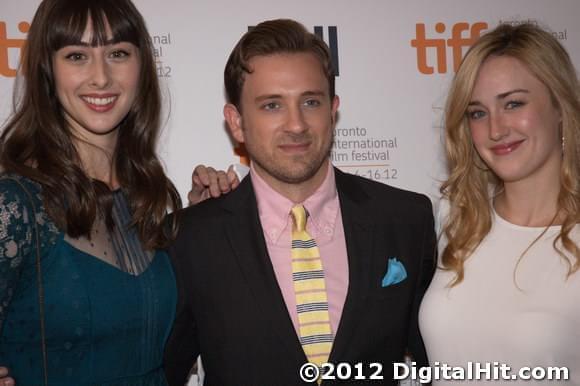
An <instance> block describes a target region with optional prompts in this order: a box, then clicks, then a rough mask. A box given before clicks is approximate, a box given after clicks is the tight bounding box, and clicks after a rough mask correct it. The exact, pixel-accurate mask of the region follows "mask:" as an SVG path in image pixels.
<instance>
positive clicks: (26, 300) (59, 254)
mask: <svg viewBox="0 0 580 386" xmlns="http://www.w3.org/2000/svg"><path fill="white" fill-rule="evenodd" d="M9 177H11V178H16V179H18V180H19V181H20V182H21V183H22V184H24V185H25V186H26V188H27V190H28V191H29V192H30V193H32V200H33V202H31V201H30V199H29V198H28V196H27V195H26V193H25V192H24V190H23V189H22V187H21V186H20V185H19V184H18V183H17V182H15V181H14V180H13V179H11V178H9ZM41 194H42V192H41V188H40V186H39V185H37V184H36V183H34V182H32V181H30V180H28V179H26V178H23V177H21V176H15V175H6V174H4V175H2V176H0V366H7V367H8V368H9V369H10V371H11V374H12V376H13V377H14V378H15V380H16V384H17V385H18V386H29V385H42V384H43V375H42V374H43V365H42V363H43V361H42V349H41V341H42V340H41V334H40V322H39V301H38V280H37V279H38V277H37V271H36V249H35V244H34V243H35V241H34V240H35V236H34V235H35V234H34V227H33V223H32V221H36V224H37V225H38V230H39V234H40V251H41V267H42V281H43V289H44V297H45V299H44V309H45V326H46V341H45V342H46V351H47V360H48V361H47V364H48V366H47V367H48V369H47V370H48V383H49V385H51V386H65V385H67V386H69V385H70V386H72V385H74V386H83V385H99V386H105V385H106V386H121V385H122V386H138V385H139V386H158V385H166V384H167V383H166V381H165V376H164V374H163V370H162V367H161V366H162V357H163V347H164V343H165V341H166V339H167V337H168V335H169V332H170V329H171V325H172V321H173V319H174V313H175V304H176V297H177V290H176V286H175V278H174V275H173V271H172V268H171V264H170V262H169V258H168V256H167V254H166V253H165V252H163V251H156V252H150V253H149V254H147V253H145V252H144V251H143V248H141V244H140V243H139V241H138V238H137V235H136V232H134V231H133V230H132V229H131V228H129V227H128V226H127V224H128V223H129V221H130V214H129V210H128V208H129V206H128V205H127V203H126V199H125V197H126V196H125V195H124V193H123V192H122V191H120V190H119V191H115V192H113V193H112V194H113V203H114V204H113V214H114V218H115V228H116V229H117V230H118V231H120V232H116V233H117V234H116V235H109V236H107V240H108V241H109V242H111V245H113V247H114V248H113V249H114V250H117V251H121V252H119V253H123V254H124V256H125V257H127V258H128V259H129V260H125V261H129V264H111V263H110V262H108V261H107V260H106V259H102V258H97V257H95V256H94V255H92V254H91V253H90V252H91V251H90V248H86V250H83V248H79V247H77V246H75V245H74V243H71V241H70V240H69V239H68V238H67V237H66V236H65V234H64V233H63V232H62V231H61V230H59V229H57V227H56V226H55V224H54V223H53V222H52V221H51V220H50V218H49V217H48V215H47V213H46V211H45V210H44V207H43V204H42V198H41ZM32 205H34V209H35V210H36V218H34V215H33V213H34V212H33V207H32ZM92 240H93V238H92V237H91V239H87V245H90V246H93V247H94V245H93V242H92ZM104 253H105V255H106V252H104ZM147 256H149V258H147ZM144 257H145V258H144ZM131 259H137V260H139V261H136V262H132V261H131ZM128 267H131V269H128ZM135 267H137V269H135ZM139 267H141V268H139Z"/></svg>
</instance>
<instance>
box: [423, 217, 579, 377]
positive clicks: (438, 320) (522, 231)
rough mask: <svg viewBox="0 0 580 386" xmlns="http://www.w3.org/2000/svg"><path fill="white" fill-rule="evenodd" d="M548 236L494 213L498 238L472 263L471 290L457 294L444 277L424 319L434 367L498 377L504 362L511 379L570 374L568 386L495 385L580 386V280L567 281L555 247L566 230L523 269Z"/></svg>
mask: <svg viewBox="0 0 580 386" xmlns="http://www.w3.org/2000/svg"><path fill="white" fill-rule="evenodd" d="M543 230H544V228H534V227H523V226H518V225H514V224H511V223H509V222H507V221H506V220H504V219H502V218H501V217H499V216H498V215H497V214H496V213H493V225H492V229H491V231H490V233H489V234H488V235H487V237H485V239H484V240H483V241H482V243H481V244H480V245H479V247H478V248H477V249H476V251H475V252H474V253H473V255H472V256H470V257H469V259H468V260H467V261H466V262H465V278H464V280H463V282H461V283H460V284H459V285H457V286H455V287H452V288H450V287H449V286H448V284H449V283H450V281H451V280H452V278H453V277H454V274H453V273H452V272H449V271H444V270H441V269H439V268H438V269H437V271H436V273H435V276H434V278H433V281H432V283H431V285H430V287H429V289H428V291H427V293H426V294H425V297H424V299H423V303H422V305H421V309H420V314H419V318H420V327H421V332H422V335H423V339H424V341H425V346H426V348H427V354H428V356H429V360H430V362H431V366H432V367H433V366H434V365H437V364H439V366H441V364H447V365H449V366H461V367H463V368H467V367H468V362H480V363H486V362H487V363H490V368H492V369H493V367H494V362H497V364H496V365H495V366H499V365H501V364H505V365H508V366H510V367H511V372H510V373H509V374H510V375H515V374H517V371H518V370H519V369H520V368H523V367H531V368H533V367H535V366H541V367H548V366H556V367H567V368H568V370H569V380H568V381H551V382H549V381H546V380H544V381H534V380H531V381H523V380H521V379H518V380H512V381H506V380H501V379H500V380H498V381H494V382H491V383H492V384H498V385H499V384H507V385H519V384H521V385H533V384H552V385H580V272H577V273H575V274H573V275H572V276H570V277H569V278H568V279H566V273H567V270H568V265H567V264H566V263H565V261H564V260H563V259H562V258H561V257H560V256H559V255H558V254H557V253H556V251H555V250H554V248H553V246H552V242H553V241H554V239H555V237H556V236H557V235H558V232H559V230H560V227H559V226H552V227H549V229H548V230H547V232H546V234H545V235H544V236H542V238H541V239H540V240H538V241H537V242H536V243H535V244H534V246H533V247H532V248H530V249H529V250H528V252H527V253H526V254H525V255H524V257H523V258H522V259H521V261H520V263H519V265H518V266H517V268H516V263H517V261H518V259H519V257H520V255H521V254H522V253H523V252H524V251H525V249H526V248H527V247H528V246H529V245H530V244H531V243H532V241H533V240H535V239H536V237H538V235H540V234H541V233H542V231H543ZM579 232H580V229H579V226H576V228H575V229H574V231H573V234H572V235H571V236H572V238H573V239H575V240H579V239H580V233H579ZM440 251H442V249H440ZM436 362H438V363H436ZM472 368H473V367H472ZM500 374H501V373H500ZM483 375H485V373H483ZM488 383H490V381H485V380H479V381H473V382H466V381H449V380H439V381H436V380H434V381H433V385H447V384H455V385H458V384H459V385H462V384H470V385H477V384H488Z"/></svg>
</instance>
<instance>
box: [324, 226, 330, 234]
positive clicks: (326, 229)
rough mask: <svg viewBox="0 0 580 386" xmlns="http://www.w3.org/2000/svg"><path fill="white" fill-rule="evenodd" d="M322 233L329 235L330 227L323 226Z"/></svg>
mask: <svg viewBox="0 0 580 386" xmlns="http://www.w3.org/2000/svg"><path fill="white" fill-rule="evenodd" d="M324 233H326V234H327V235H331V234H332V229H331V228H330V227H326V228H324Z"/></svg>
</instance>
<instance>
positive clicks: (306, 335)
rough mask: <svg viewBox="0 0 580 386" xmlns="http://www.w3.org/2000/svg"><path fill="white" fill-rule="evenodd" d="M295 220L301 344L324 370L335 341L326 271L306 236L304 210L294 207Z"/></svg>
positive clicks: (294, 256) (294, 272)
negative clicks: (323, 365) (325, 279)
mask: <svg viewBox="0 0 580 386" xmlns="http://www.w3.org/2000/svg"><path fill="white" fill-rule="evenodd" d="M292 217H293V219H294V227H293V228H292V279H293V281H294V292H295V293H296V309H297V311H298V327H299V330H300V343H301V344H302V348H303V349H304V353H305V354H306V357H307V358H308V361H309V362H311V363H314V364H316V365H317V366H318V367H320V366H321V365H322V363H325V362H328V356H329V354H330V349H331V348H332V340H333V335H332V330H331V327H330V315H329V313H328V299H327V296H326V284H325V281H324V269H323V267H322V260H320V252H319V251H318V247H317V246H316V241H314V239H313V238H312V237H311V236H310V235H309V234H308V233H307V232H306V217H307V215H306V211H305V209H304V207H303V206H302V205H296V206H295V207H293V208H292Z"/></svg>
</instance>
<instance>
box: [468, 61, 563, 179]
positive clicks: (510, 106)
mask: <svg viewBox="0 0 580 386" xmlns="http://www.w3.org/2000/svg"><path fill="white" fill-rule="evenodd" d="M467 119H468V122H469V127H470V129H471V135H472V139H473V144H474V145H475V148H476V150H477V152H478V153H479V155H480V157H481V158H482V159H483V161H484V162H485V163H486V164H487V166H488V167H489V168H490V169H491V170H493V172H494V173H495V174H496V175H497V176H498V177H499V178H500V179H501V180H502V181H503V182H504V183H506V184H508V183H511V182H518V181H524V180H525V181H533V182H535V183H546V182H548V181H549V180H551V179H553V178H554V177H555V176H556V177H557V176H558V175H559V170H560V164H561V160H562V138H561V133H560V130H559V127H560V122H561V114H560V111H559V109H558V108H556V107H555V106H554V102H553V100H552V97H551V96H550V92H549V90H548V88H547V87H546V86H545V85H544V84H543V83H542V82H541V81H540V80H538V79H537V78H536V77H535V76H534V75H533V74H532V73H531V72H530V70H529V69H528V68H527V67H526V66H525V65H524V64H523V63H522V62H520V61H519V60H518V59H515V58H513V57H510V56H491V57H489V58H488V59H486V60H485V62H484V63H483V65H482V66H481V68H480V70H479V74H478V76H477V79H476V82H475V87H474V89H473V94H472V96H471V100H470V103H469V107H468V109H467Z"/></svg>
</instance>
